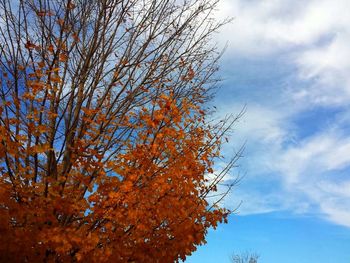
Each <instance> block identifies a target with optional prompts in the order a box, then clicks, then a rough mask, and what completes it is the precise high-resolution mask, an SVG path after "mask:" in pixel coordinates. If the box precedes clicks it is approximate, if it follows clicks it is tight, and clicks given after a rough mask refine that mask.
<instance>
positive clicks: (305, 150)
mask: <svg viewBox="0 0 350 263" xmlns="http://www.w3.org/2000/svg"><path fill="white" fill-rule="evenodd" d="M349 10H350V1H348V0H317V1H316V0H315V1H313V0H266V1H261V0H223V1H222V2H221V4H220V6H219V9H218V12H217V17H218V18H219V19H222V18H225V17H233V18H234V20H233V21H232V23H230V24H229V25H226V26H225V27H224V28H222V29H221V31H220V33H219V35H218V36H217V39H218V44H219V45H221V46H223V45H224V44H226V43H227V45H228V46H227V49H226V52H225V54H224V55H223V57H222V59H221V62H220V66H221V69H220V72H219V74H220V76H221V77H222V78H223V81H222V83H221V89H220V90H219V91H218V93H217V96H216V99H215V101H214V102H213V103H214V104H215V105H216V106H217V107H218V115H219V116H224V115H225V114H229V113H238V112H239V111H240V110H241V109H242V108H243V107H244V106H246V112H245V114H244V116H243V117H242V118H241V119H240V120H239V122H238V123H237V124H236V126H235V127H234V132H233V134H232V136H231V140H230V143H229V144H227V145H226V146H225V147H224V150H223V151H224V154H225V155H227V156H229V155H232V154H233V153H234V152H235V150H238V149H239V147H240V146H241V145H242V144H243V143H245V151H244V156H243V158H241V159H240V161H239V167H238V168H237V169H235V170H233V171H232V172H231V174H230V175H229V176H228V179H227V180H230V179H232V178H234V177H235V176H237V175H243V179H242V180H241V182H240V183H239V184H238V185H237V186H235V188H234V190H233V191H232V192H231V194H230V195H229V196H228V197H227V198H226V199H225V201H224V203H223V205H224V206H226V207H228V208H231V209H234V208H236V207H237V206H238V205H239V203H240V202H241V201H242V204H241V205H240V206H239V208H238V210H237V212H236V213H235V214H233V215H231V216H230V218H229V223H228V224H225V225H220V226H219V228H218V229H217V230H216V231H210V232H209V234H208V237H207V241H208V243H207V244H206V245H205V246H202V247H199V248H198V251H197V252H195V253H194V254H193V255H192V256H191V257H189V258H188V260H187V262H190V263H197V262H201V263H205V262H230V260H229V257H230V255H231V254H232V253H241V252H244V251H252V252H256V253H258V254H259V255H260V258H259V263H277V262H278V263H280V262H284V263H288V262H290V263H303V262H305V263H313V262H317V263H333V262H334V263H349V262H350V250H349V244H350V107H349V106H350V16H349Z"/></svg>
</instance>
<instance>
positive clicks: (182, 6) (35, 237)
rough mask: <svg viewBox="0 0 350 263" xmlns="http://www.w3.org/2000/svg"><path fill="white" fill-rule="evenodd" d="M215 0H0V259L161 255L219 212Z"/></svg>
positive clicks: (181, 254) (186, 244) (179, 254)
mask: <svg viewBox="0 0 350 263" xmlns="http://www.w3.org/2000/svg"><path fill="white" fill-rule="evenodd" d="M216 4H217V2H216V1H211V0H202V1H190V0H189V1H177V0H162V1H153V0H89V1H88V0H75V1H72V0H55V1H52V0H21V1H11V0H0V7H1V8H0V10H1V11H0V12H1V13H0V81H1V83H0V85H1V90H0V93H1V94H0V96H1V103H0V125H1V126H0V138H1V144H0V233H1V234H0V259H1V261H11V262H41V261H44V262H72V261H73V262H75V261H84V262H90V261H91V262H172V261H177V260H179V259H185V258H186V256H187V255H190V254H191V252H193V251H194V250H195V249H196V246H197V245H200V244H203V243H204V242H205V235H206V233H207V230H208V228H210V227H214V228H215V227H216V225H217V224H218V223H219V222H222V221H226V220H227V215H228V213H229V212H230V211H228V210H226V209H224V208H221V207H220V206H219V205H218V202H219V201H220V199H221V198H220V199H219V200H217V201H209V199H208V198H209V197H210V195H211V194H212V193H214V192H216V191H217V187H218V185H219V183H220V182H221V181H222V179H223V178H224V176H225V174H226V173H227V172H228V171H229V169H230V168H232V167H233V165H234V163H235V160H236V159H237V158H238V156H239V155H237V156H234V157H233V158H232V159H231V160H230V161H229V162H228V164H227V167H226V168H225V169H223V170H222V171H220V172H217V173H215V172H214V171H213V165H214V161H215V160H216V159H218V158H221V157H220V147H221V145H222V143H223V139H224V138H225V137H224V136H225V134H226V133H227V132H228V131H229V129H230V127H231V125H232V124H233V122H234V119H232V118H227V119H225V120H222V121H220V122H216V123H213V122H211V121H210V120H209V119H208V116H209V113H210V111H209V109H208V108H206V106H205V105H206V104H205V103H206V102H207V101H208V100H209V99H210V98H211V97H212V94H213V92H212V90H213V89H214V88H215V86H216V83H217V79H216V78H215V77H214V73H215V71H216V70H217V60H218V57H219V53H218V52H217V51H216V48H215V47H213V46H211V44H210V39H211V36H212V34H213V33H214V32H215V31H216V30H217V29H218V28H219V27H220V26H221V25H223V24H224V23H225V22H226V21H223V22H220V23H218V22H215V21H214V20H213V19H212V13H213V10H214V9H215V6H216ZM208 174H209V175H210V176H209V175H208ZM232 185H233V184H229V185H228V190H229V189H230V188H231V187H232ZM225 193H226V192H225ZM225 193H224V194H225ZM224 194H223V195H224Z"/></svg>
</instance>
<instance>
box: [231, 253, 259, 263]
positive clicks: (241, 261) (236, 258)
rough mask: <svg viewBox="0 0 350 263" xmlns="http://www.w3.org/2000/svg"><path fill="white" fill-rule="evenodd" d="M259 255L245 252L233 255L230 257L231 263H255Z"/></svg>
mask: <svg viewBox="0 0 350 263" xmlns="http://www.w3.org/2000/svg"><path fill="white" fill-rule="evenodd" d="M258 259H259V255H258V254H256V253H249V252H245V253H242V254H233V255H232V257H231V262H232V263H257V262H258Z"/></svg>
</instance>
